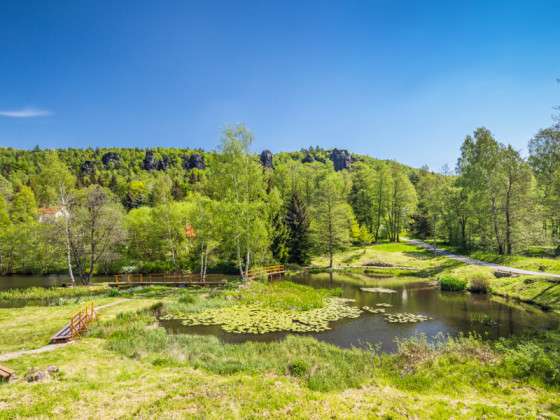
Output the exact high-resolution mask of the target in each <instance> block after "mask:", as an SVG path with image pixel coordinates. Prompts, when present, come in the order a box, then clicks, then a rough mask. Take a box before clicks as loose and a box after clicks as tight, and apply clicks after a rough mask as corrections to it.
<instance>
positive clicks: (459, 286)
mask: <svg viewBox="0 0 560 420" xmlns="http://www.w3.org/2000/svg"><path fill="white" fill-rule="evenodd" d="M438 280H439V286H440V287H441V290H445V291H448V292H460V291H462V290H465V289H466V288H467V281H466V280H464V279H462V278H459V277H455V276H453V275H451V274H444V275H442V276H440V277H439V278H438Z"/></svg>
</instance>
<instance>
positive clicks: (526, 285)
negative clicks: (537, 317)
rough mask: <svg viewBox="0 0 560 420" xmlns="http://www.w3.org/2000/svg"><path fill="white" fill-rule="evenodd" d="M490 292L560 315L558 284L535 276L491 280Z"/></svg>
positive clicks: (559, 287)
mask: <svg viewBox="0 0 560 420" xmlns="http://www.w3.org/2000/svg"><path fill="white" fill-rule="evenodd" d="M490 290H491V291H492V293H496V294H498V295H501V296H505V297H510V298H515V299H519V300H521V301H523V302H527V303H533V304H537V305H539V306H542V307H544V308H548V309H553V310H555V311H557V312H558V313H560V282H557V281H555V282H550V281H547V280H546V279H543V278H542V277H537V276H520V277H507V278H499V279H493V280H491V282H490Z"/></svg>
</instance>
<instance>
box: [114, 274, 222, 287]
mask: <svg viewBox="0 0 560 420" xmlns="http://www.w3.org/2000/svg"><path fill="white" fill-rule="evenodd" d="M224 284H226V280H225V278H224V275H223V274H207V275H206V276H204V277H202V276H201V275H200V274H183V273H154V274H117V275H115V281H114V282H112V283H109V286H110V287H118V288H126V287H136V286H175V287H186V286H223V285H224Z"/></svg>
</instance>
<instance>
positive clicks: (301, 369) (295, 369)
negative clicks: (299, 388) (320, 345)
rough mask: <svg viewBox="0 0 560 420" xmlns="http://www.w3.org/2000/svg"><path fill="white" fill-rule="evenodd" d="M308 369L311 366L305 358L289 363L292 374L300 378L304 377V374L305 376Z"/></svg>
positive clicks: (289, 370)
mask: <svg viewBox="0 0 560 420" xmlns="http://www.w3.org/2000/svg"><path fill="white" fill-rule="evenodd" d="M308 370H309V367H308V366H307V363H305V362H304V361H303V360H296V361H295V362H293V363H290V364H289V365H288V372H289V373H290V375H291V376H296V377H298V378H302V377H303V376H305V374H306V373H307V371H308Z"/></svg>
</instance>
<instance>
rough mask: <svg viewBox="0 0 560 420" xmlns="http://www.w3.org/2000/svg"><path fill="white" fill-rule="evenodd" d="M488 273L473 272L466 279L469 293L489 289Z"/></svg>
mask: <svg viewBox="0 0 560 420" xmlns="http://www.w3.org/2000/svg"><path fill="white" fill-rule="evenodd" d="M490 278H491V276H490V274H489V273H487V272H482V271H481V272H475V273H472V275H470V277H469V279H468V289H469V292H471V293H488V291H489V290H490Z"/></svg>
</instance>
